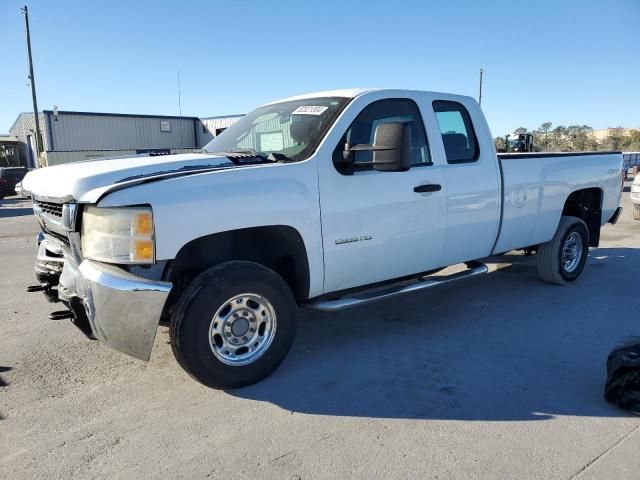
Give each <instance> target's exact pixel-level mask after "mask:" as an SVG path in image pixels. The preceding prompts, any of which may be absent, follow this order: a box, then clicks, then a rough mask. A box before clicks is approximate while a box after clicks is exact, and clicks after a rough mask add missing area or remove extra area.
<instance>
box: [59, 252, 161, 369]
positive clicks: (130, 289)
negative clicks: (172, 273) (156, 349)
mask: <svg viewBox="0 0 640 480" xmlns="http://www.w3.org/2000/svg"><path fill="white" fill-rule="evenodd" d="M170 291H171V283H168V282H157V281H153V280H148V279H146V278H141V277H137V276H135V275H132V274H130V273H128V272H125V271H124V270H121V269H119V268H117V267H113V266H110V265H105V264H102V263H98V262H93V261H91V260H83V261H82V263H80V265H79V266H75V265H73V264H72V263H71V262H69V261H66V262H65V263H64V268H63V270H62V275H61V276H60V284H59V285H58V297H59V298H60V300H62V301H63V302H65V303H67V304H68V305H70V306H71V309H72V311H74V314H75V316H76V318H77V317H78V316H79V315H78V314H82V313H84V314H86V319H87V320H88V323H89V326H90V328H91V332H92V333H93V336H94V337H95V338H97V339H98V340H100V341H101V342H103V343H105V344H107V345H108V346H110V347H111V348H114V349H115V350H118V351H120V352H122V353H126V354H127V355H131V356H132V357H135V358H138V359H140V360H145V361H147V360H149V357H150V356H151V349H152V347H153V341H154V339H155V336H156V330H157V328H158V323H159V322H160V317H161V315H162V310H163V309H164V305H165V303H166V300H167V297H168V295H169V292H170ZM79 308H82V309H83V310H84V312H76V310H77V309H79Z"/></svg>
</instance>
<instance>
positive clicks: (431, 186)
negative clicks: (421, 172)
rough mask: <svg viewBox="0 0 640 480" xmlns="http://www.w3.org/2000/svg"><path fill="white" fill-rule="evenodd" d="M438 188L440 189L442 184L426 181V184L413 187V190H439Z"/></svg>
mask: <svg viewBox="0 0 640 480" xmlns="http://www.w3.org/2000/svg"><path fill="white" fill-rule="evenodd" d="M440 190H442V185H438V184H437V183H427V184H426V185H418V186H417V187H413V191H414V192H416V193H428V192H439V191H440Z"/></svg>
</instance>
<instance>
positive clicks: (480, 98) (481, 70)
mask: <svg viewBox="0 0 640 480" xmlns="http://www.w3.org/2000/svg"><path fill="white" fill-rule="evenodd" d="M483 73H484V70H483V69H482V68H481V69H480V93H479V94H478V105H480V106H482V74H483Z"/></svg>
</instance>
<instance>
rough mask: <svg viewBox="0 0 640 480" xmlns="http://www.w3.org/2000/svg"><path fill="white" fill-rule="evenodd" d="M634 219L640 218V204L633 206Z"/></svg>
mask: <svg viewBox="0 0 640 480" xmlns="http://www.w3.org/2000/svg"><path fill="white" fill-rule="evenodd" d="M633 219H634V220H640V205H634V206H633Z"/></svg>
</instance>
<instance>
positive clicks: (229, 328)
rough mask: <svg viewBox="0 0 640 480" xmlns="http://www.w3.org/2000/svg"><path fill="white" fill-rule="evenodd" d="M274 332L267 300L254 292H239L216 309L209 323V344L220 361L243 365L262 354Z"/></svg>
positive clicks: (273, 321)
mask: <svg viewBox="0 0 640 480" xmlns="http://www.w3.org/2000/svg"><path fill="white" fill-rule="evenodd" d="M275 333H276V313H275V309H274V308H273V305H271V302H269V300H267V299H266V298H265V297H263V296H262V295H258V294H256V293H243V294H240V295H236V296H235V297H232V298H230V299H229V300H227V301H226V302H224V303H223V304H222V306H221V307H220V308H218V310H217V311H216V313H215V315H214V316H213V318H212V319H211V324H210V326H209V345H210V346H211V351H212V352H213V354H214V355H215V357H216V358H217V359H218V360H220V361H221V362H222V363H225V364H227V365H233V366H241V365H247V364H249V363H252V362H254V361H256V360H257V359H258V358H260V357H261V356H262V355H264V353H265V352H266V351H267V350H268V349H269V347H270V346H271V342H272V341H273V337H274V336H275Z"/></svg>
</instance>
